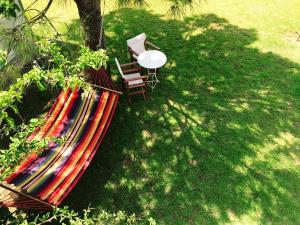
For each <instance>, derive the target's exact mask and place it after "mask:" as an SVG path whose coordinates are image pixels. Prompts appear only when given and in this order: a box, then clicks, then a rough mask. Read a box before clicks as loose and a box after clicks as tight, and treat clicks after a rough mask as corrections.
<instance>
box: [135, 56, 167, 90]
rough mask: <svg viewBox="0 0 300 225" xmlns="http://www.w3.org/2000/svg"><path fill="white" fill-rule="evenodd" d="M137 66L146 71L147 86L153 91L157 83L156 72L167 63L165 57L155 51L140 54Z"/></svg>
mask: <svg viewBox="0 0 300 225" xmlns="http://www.w3.org/2000/svg"><path fill="white" fill-rule="evenodd" d="M137 61H138V64H139V65H140V66H142V67H144V68H146V69H148V85H149V86H150V87H151V88H152V91H153V89H154V88H155V86H156V85H157V83H158V82H159V80H158V79H157V75H156V70H157V69H158V68H160V67H162V66H163V65H165V63H166V62H167V57H166V55H165V54H164V53H163V52H161V51H157V50H149V51H144V52H142V53H141V54H140V55H139V56H138V58H137Z"/></svg>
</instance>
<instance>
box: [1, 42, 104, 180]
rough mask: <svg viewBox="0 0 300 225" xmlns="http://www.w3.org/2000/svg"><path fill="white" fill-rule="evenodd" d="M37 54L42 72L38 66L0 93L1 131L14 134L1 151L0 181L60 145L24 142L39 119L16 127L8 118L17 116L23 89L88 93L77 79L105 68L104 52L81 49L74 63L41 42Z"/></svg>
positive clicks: (81, 79) (48, 44) (49, 43)
mask: <svg viewBox="0 0 300 225" xmlns="http://www.w3.org/2000/svg"><path fill="white" fill-rule="evenodd" d="M38 46H39V47H38V48H39V51H40V54H41V55H42V56H43V57H47V58H48V59H49V60H48V64H47V65H45V66H44V67H45V68H47V69H43V68H42V67H41V66H39V65H38V64H37V65H35V66H33V68H32V69H31V70H30V71H29V72H27V73H25V74H24V75H23V76H22V77H21V78H19V79H18V80H17V82H16V83H15V84H13V85H11V86H10V87H9V89H8V90H7V91H2V92H0V122H1V121H2V120H4V121H5V122H6V124H5V125H4V127H3V128H2V130H1V131H2V134H3V135H6V136H8V135H10V134H11V133H15V135H14V136H13V137H11V138H10V140H11V144H10V145H9V148H8V149H6V150H0V151H1V155H0V165H1V167H0V169H1V175H0V179H3V178H4V177H5V176H7V175H8V174H9V173H10V172H11V170H12V169H13V168H14V167H15V166H16V165H18V163H19V162H20V160H22V159H23V158H24V157H25V156H26V155H28V154H29V153H30V152H32V151H36V152H37V153H38V150H40V149H44V148H45V147H47V145H48V143H49V142H50V141H52V142H53V141H54V142H61V141H63V140H60V139H57V138H56V139H54V138H44V139H41V140H40V139H33V140H31V141H28V140H27V137H28V136H29V135H30V134H31V133H32V132H33V130H34V128H35V127H37V126H38V125H41V124H42V123H43V121H42V120H41V119H32V120H31V121H30V123H29V124H28V125H25V124H24V123H23V124H21V125H18V126H17V125H16V124H15V121H14V119H13V118H12V117H11V116H10V115H9V114H8V112H7V110H8V109H10V110H11V111H13V112H14V113H15V114H19V110H18V107H17V103H18V102H21V101H22V98H23V95H24V93H25V91H26V89H27V88H28V87H29V86H31V85H35V86H36V87H37V88H38V89H39V90H40V91H45V90H46V89H48V88H50V87H52V88H53V87H58V88H72V89H73V88H75V87H81V88H83V89H84V90H85V91H90V90H91V89H92V88H91V86H90V85H89V84H88V83H86V82H85V80H84V78H83V77H81V76H79V74H80V73H82V72H83V71H84V70H85V69H86V68H90V67H92V68H94V69H99V68H101V67H102V66H104V67H106V61H107V60H108V57H107V55H106V52H105V51H104V50H99V51H95V52H94V51H90V50H88V49H87V48H86V47H84V46H82V49H81V53H82V55H81V56H80V57H79V59H78V60H76V62H75V63H72V62H71V61H69V60H68V59H67V58H66V57H65V56H64V55H63V54H62V53H61V49H60V47H59V46H58V45H56V44H55V43H53V42H50V41H47V40H43V41H41V42H39V43H38Z"/></svg>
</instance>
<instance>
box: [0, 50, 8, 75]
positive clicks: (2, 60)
mask: <svg viewBox="0 0 300 225" xmlns="http://www.w3.org/2000/svg"><path fill="white" fill-rule="evenodd" d="M6 64H7V51H4V50H2V49H0V70H2V69H3V68H4V67H5V66H6Z"/></svg>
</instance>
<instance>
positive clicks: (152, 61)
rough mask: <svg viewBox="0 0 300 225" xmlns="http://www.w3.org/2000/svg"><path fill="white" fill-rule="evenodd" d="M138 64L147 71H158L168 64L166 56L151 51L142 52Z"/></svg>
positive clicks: (159, 52)
mask: <svg viewBox="0 0 300 225" xmlns="http://www.w3.org/2000/svg"><path fill="white" fill-rule="evenodd" d="M137 60H138V64H140V65H141V66H142V67H144V68H147V69H157V68H159V67H162V66H163V65H164V64H165V63H166V62H167V57H166V55H165V54H164V53H163V52H161V51H157V50H149V51H144V52H142V53H141V54H140V55H139V56H138V58H137Z"/></svg>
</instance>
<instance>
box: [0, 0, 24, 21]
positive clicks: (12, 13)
mask: <svg viewBox="0 0 300 225" xmlns="http://www.w3.org/2000/svg"><path fill="white" fill-rule="evenodd" d="M17 11H20V7H19V6H18V5H17V4H16V3H15V2H14V1H13V0H1V1H0V15H3V16H4V17H14V18H16V17H17V13H16V12H17Z"/></svg>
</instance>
